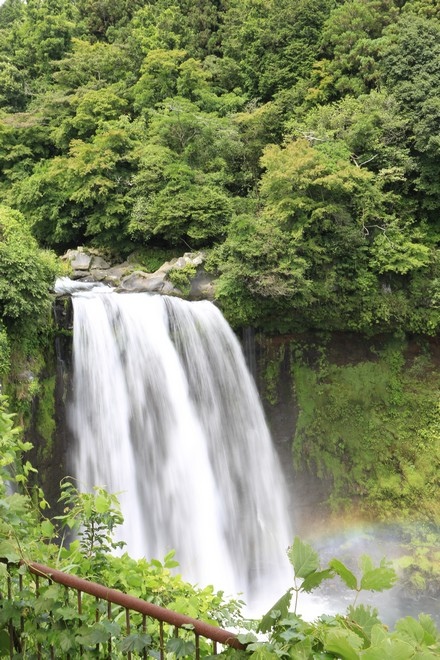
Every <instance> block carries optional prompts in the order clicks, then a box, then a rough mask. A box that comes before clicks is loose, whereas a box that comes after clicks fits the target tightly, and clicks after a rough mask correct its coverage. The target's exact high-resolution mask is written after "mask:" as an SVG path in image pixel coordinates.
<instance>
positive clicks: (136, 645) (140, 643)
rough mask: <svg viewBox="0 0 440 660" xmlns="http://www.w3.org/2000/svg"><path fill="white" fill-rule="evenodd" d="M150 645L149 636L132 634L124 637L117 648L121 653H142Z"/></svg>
mask: <svg viewBox="0 0 440 660" xmlns="http://www.w3.org/2000/svg"><path fill="white" fill-rule="evenodd" d="M150 644H151V636H150V635H147V634H144V633H133V634H132V635H127V637H125V638H124V639H123V640H122V642H121V644H120V646H119V648H120V650H121V651H122V652H123V653H127V652H128V651H143V650H144V649H146V648H148V646H149V645H150Z"/></svg>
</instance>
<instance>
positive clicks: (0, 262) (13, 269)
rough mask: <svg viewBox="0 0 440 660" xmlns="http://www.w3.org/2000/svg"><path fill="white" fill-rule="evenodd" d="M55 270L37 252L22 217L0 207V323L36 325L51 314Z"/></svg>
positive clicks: (51, 258)
mask: <svg viewBox="0 0 440 660" xmlns="http://www.w3.org/2000/svg"><path fill="white" fill-rule="evenodd" d="M57 272H58V266H57V263H56V261H55V255H53V254H51V253H49V252H45V251H42V250H40V249H39V248H38V245H37V242H36V240H35V239H34V238H33V237H32V235H31V230H30V227H29V225H28V224H27V223H26V221H25V219H24V217H23V216H22V215H21V214H20V213H18V212H17V211H14V210H12V209H10V208H8V207H6V206H1V207H0V319H1V320H2V321H3V323H4V324H5V325H6V326H7V327H9V328H12V327H15V326H17V324H18V325H21V326H26V325H27V324H31V325H35V324H38V321H39V319H41V317H42V315H45V314H47V313H48V312H49V310H50V303H51V300H50V296H49V291H50V289H51V287H52V286H53V284H54V281H55V277H56V274H57Z"/></svg>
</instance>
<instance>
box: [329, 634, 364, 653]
mask: <svg viewBox="0 0 440 660" xmlns="http://www.w3.org/2000/svg"><path fill="white" fill-rule="evenodd" d="M363 643H364V642H363V639H361V638H360V637H359V635H356V633H354V632H352V631H350V630H344V629H342V630H341V629H339V630H330V631H329V632H328V634H327V635H326V636H325V640H324V648H325V650H326V651H331V652H332V653H336V654H337V655H338V656H339V657H341V658H342V659H343V660H358V659H359V653H358V651H359V650H360V649H361V648H362V646H363Z"/></svg>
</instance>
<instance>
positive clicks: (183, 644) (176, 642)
mask: <svg viewBox="0 0 440 660" xmlns="http://www.w3.org/2000/svg"><path fill="white" fill-rule="evenodd" d="M166 648H167V651H170V652H171V653H175V654H176V658H183V657H185V656H186V655H189V656H191V657H194V655H195V650H196V647H195V644H194V642H187V641H186V640H185V639H180V637H171V639H169V640H168V642H167V647H166Z"/></svg>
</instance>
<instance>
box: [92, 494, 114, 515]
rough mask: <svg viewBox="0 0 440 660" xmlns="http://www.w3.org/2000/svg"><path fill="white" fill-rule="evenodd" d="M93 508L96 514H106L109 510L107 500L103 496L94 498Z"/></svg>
mask: <svg viewBox="0 0 440 660" xmlns="http://www.w3.org/2000/svg"><path fill="white" fill-rule="evenodd" d="M95 508H96V511H97V513H107V511H108V510H109V508H110V505H109V501H108V498H107V497H106V496H105V495H97V496H96V498H95Z"/></svg>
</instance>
